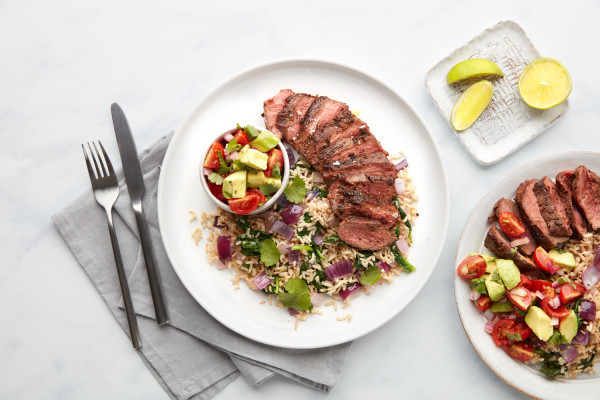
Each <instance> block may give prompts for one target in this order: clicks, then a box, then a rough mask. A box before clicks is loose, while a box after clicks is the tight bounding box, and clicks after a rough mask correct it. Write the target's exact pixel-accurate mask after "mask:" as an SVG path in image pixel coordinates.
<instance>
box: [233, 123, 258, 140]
mask: <svg viewBox="0 0 600 400" xmlns="http://www.w3.org/2000/svg"><path fill="white" fill-rule="evenodd" d="M237 128H238V129H241V130H243V131H244V133H245V134H246V136H248V140H250V141H253V140H254V139H256V137H257V136H258V129H256V128H255V127H253V126H252V125H246V126H244V127H242V126H240V124H237Z"/></svg>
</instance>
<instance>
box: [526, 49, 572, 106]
mask: <svg viewBox="0 0 600 400" xmlns="http://www.w3.org/2000/svg"><path fill="white" fill-rule="evenodd" d="M572 87H573V83H572V82H571V75H569V71H567V69H566V68H565V66H564V65H562V64H561V63H560V62H559V61H558V60H555V59H553V58H538V59H537V60H535V61H533V62H531V63H529V64H528V65H527V66H526V67H525V69H524V70H523V73H521V76H520V77H519V94H520V95H521V98H522V99H523V101H524V102H525V103H527V105H529V106H531V107H533V108H539V109H541V110H545V109H547V108H551V107H554V106H557V105H559V104H560V103H562V102H563V101H565V99H566V98H567V97H569V93H571V88H572Z"/></svg>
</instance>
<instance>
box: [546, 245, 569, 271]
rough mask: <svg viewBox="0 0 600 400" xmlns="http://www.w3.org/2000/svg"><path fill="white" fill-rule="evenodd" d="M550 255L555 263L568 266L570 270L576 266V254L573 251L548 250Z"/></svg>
mask: <svg viewBox="0 0 600 400" xmlns="http://www.w3.org/2000/svg"><path fill="white" fill-rule="evenodd" d="M548 255H549V256H550V258H551V259H552V261H554V263H555V264H557V265H559V266H561V267H563V268H567V269H568V270H572V269H573V268H575V256H574V255H573V253H571V252H568V251H565V250H559V249H552V250H550V251H549V252H548Z"/></svg>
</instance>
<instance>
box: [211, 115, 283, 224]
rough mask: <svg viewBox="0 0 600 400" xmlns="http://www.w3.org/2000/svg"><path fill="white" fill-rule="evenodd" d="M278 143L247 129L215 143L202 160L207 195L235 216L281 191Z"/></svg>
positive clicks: (246, 212)
mask: <svg viewBox="0 0 600 400" xmlns="http://www.w3.org/2000/svg"><path fill="white" fill-rule="evenodd" d="M279 142H280V139H279V138H278V137H277V136H275V135H274V134H273V133H271V132H269V131H267V130H262V131H260V130H258V129H256V128H255V127H253V126H251V125H247V126H245V127H241V126H240V125H237V128H236V129H234V130H232V131H230V132H228V133H226V134H225V135H223V137H222V138H221V139H220V140H217V141H215V142H214V143H213V144H212V146H211V147H210V149H209V150H208V153H207V155H206V159H205V160H204V164H203V167H204V176H205V179H206V183H207V185H208V188H209V190H210V192H211V193H212V194H213V195H214V196H215V197H216V198H217V199H219V200H220V201H222V202H223V203H226V204H228V205H229V207H230V208H231V211H232V212H234V213H236V214H248V213H250V212H252V211H254V210H256V209H257V208H258V207H260V206H261V205H263V204H264V203H266V202H267V201H268V200H269V199H270V198H271V196H272V195H273V194H274V193H276V192H277V191H278V190H279V189H280V188H281V176H282V175H283V173H284V171H283V169H284V161H283V160H284V158H283V153H282V151H281V150H280V149H278V148H277V145H278V144H279Z"/></svg>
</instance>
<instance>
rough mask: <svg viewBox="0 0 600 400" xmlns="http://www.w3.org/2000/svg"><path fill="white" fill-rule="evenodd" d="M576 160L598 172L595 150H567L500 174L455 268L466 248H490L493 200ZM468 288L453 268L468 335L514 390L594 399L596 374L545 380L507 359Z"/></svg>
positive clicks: (472, 220) (463, 240)
mask: <svg viewBox="0 0 600 400" xmlns="http://www.w3.org/2000/svg"><path fill="white" fill-rule="evenodd" d="M580 165H585V166H587V167H588V168H589V169H590V170H592V171H595V172H600V153H595V152H583V151H570V152H565V153H558V154H552V155H549V156H545V157H541V158H538V159H536V160H533V161H530V162H528V163H526V164H524V165H522V166H520V167H518V168H517V169H515V170H514V171H512V172H511V173H510V174H508V175H507V176H506V177H504V178H503V179H502V180H501V181H500V182H498V183H497V184H496V185H495V186H494V187H493V188H492V189H491V190H490V191H489V192H488V193H487V194H486V195H485V196H484V197H483V199H481V201H480V202H479V203H478V204H477V206H476V207H475V209H474V210H473V212H471V215H470V216H469V219H468V220H467V223H466V225H465V227H464V228H463V231H462V234H461V237H460V240H459V243H458V249H457V251H456V260H455V265H454V268H455V269H456V268H457V267H458V264H459V263H460V262H461V261H462V260H463V259H465V258H466V257H467V255H468V254H469V253H472V252H484V253H490V252H489V251H487V250H486V249H485V247H484V245H483V242H484V239H485V235H486V233H487V230H488V228H489V224H488V222H487V218H488V215H489V214H490V212H491V211H492V208H493V207H494V204H495V203H496V201H498V199H500V198H501V197H506V198H514V197H515V192H516V190H517V187H518V186H519V184H520V183H521V182H523V181H525V180H527V179H534V178H542V177H544V176H548V177H549V178H550V179H552V180H553V181H554V178H555V177H556V175H557V174H558V173H559V172H561V171H564V170H568V169H569V170H574V169H575V168H577V167H578V166H580ZM490 254H491V253H490ZM470 293H471V288H470V287H469V282H468V281H466V280H464V279H462V278H460V277H459V276H458V274H456V273H455V274H454V296H455V298H456V306H457V308H458V315H459V316H460V320H461V322H462V325H463V327H464V329H465V332H466V334H467V337H468V338H469V341H470V342H471V344H472V345H473V347H474V348H475V351H477V353H478V354H479V356H480V357H481V359H482V360H483V362H485V363H486V364H487V366H488V367H489V368H490V369H491V370H492V371H494V373H495V374H496V375H498V376H499V377H500V378H501V379H502V380H504V381H505V382H506V383H508V384H509V385H510V386H512V387H514V388H515V389H517V390H518V391H520V392H523V393H525V394H527V395H529V396H532V397H536V398H540V399H560V400H564V399H567V398H590V399H591V398H598V388H599V387H600V377H599V376H598V374H595V375H588V374H580V375H579V376H578V377H577V378H575V379H564V378H558V379H556V380H549V379H548V378H546V377H545V376H544V374H542V373H541V372H539V371H538V369H536V368H534V367H531V366H528V365H526V364H524V363H522V362H519V361H515V360H513V359H511V358H510V357H509V356H508V354H506V353H505V352H504V350H502V348H500V347H498V346H496V345H495V344H494V342H493V341H492V337H491V336H490V335H489V334H488V333H486V332H485V331H484V330H483V327H484V324H485V319H484V317H483V316H482V314H481V311H479V310H478V309H477V307H475V306H474V305H473V301H471V300H470V298H469V295H470ZM538 365H539V364H538Z"/></svg>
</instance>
